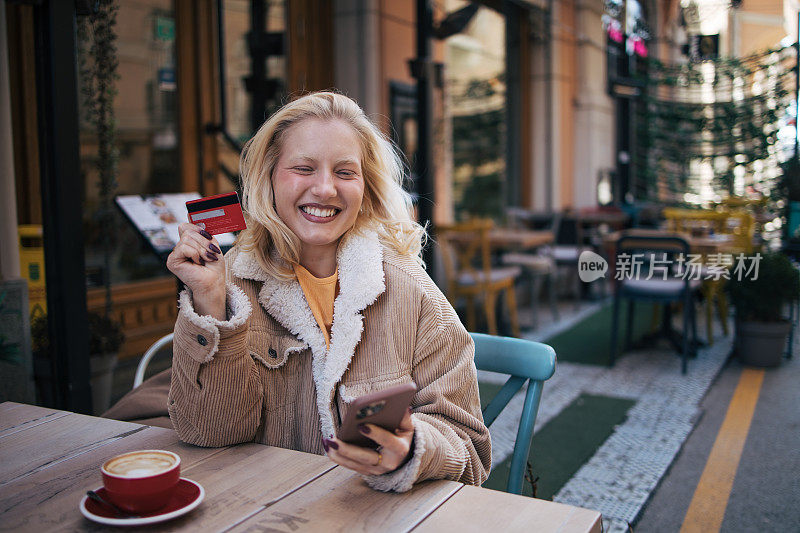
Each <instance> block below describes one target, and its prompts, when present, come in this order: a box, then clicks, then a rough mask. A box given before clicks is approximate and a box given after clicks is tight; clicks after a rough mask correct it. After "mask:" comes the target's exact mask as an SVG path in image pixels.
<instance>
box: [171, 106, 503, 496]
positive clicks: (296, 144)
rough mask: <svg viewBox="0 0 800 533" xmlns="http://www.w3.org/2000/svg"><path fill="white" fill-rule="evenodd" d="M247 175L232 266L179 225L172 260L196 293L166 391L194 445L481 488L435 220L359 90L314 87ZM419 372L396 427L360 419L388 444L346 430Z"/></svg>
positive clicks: (478, 446)
mask: <svg viewBox="0 0 800 533" xmlns="http://www.w3.org/2000/svg"><path fill="white" fill-rule="evenodd" d="M240 172H241V176H242V201H243V208H244V211H245V213H246V216H247V220H248V229H247V230H245V231H244V232H242V234H241V235H240V237H239V240H238V242H237V244H236V246H234V248H233V249H232V250H231V251H230V252H228V253H227V254H226V255H225V257H224V258H223V257H222V255H221V252H220V248H219V243H218V242H217V241H216V240H215V239H213V238H212V237H211V235H209V234H208V233H206V232H204V231H203V230H201V229H200V228H198V227H197V226H193V225H191V224H183V225H182V226H181V228H180V242H179V243H178V244H177V245H176V247H175V249H174V250H173V251H172V253H171V254H170V256H169V258H168V260H167V266H168V268H169V269H170V270H171V271H172V272H173V273H174V274H175V275H176V276H178V277H179V278H180V279H181V280H182V281H183V282H184V283H185V284H186V286H187V290H185V291H184V292H182V293H181V295H180V312H179V314H178V319H177V322H176V324H175V340H174V349H173V350H174V357H173V369H172V383H171V388H170V394H169V414H170V418H171V420H172V423H173V426H174V427H175V429H176V430H177V432H178V434H179V435H180V437H181V439H183V440H184V441H186V442H190V443H193V444H197V445H200V446H223V445H229V444H234V443H239V442H246V441H256V442H260V443H264V444H269V445H273V446H281V447H284V448H293V449H296V450H302V451H306V452H311V453H318V454H322V453H327V454H328V456H329V457H330V458H331V459H332V460H333V461H334V462H336V463H338V464H340V465H342V466H344V467H347V468H350V469H352V470H354V471H356V472H358V473H360V474H363V475H364V476H366V479H367V481H368V483H369V484H370V485H371V486H372V487H374V488H376V489H379V490H384V491H389V490H394V491H405V490H408V489H409V488H411V486H412V485H413V484H414V483H416V482H418V481H422V480H425V479H452V480H459V481H462V482H464V483H472V484H476V485H479V484H480V483H482V482H483V481H484V480H485V479H486V476H487V473H488V470H489V466H490V464H491V443H490V440H489V432H488V430H487V429H486V426H485V425H484V424H483V418H482V416H481V411H480V401H479V398H478V386H477V378H476V372H475V366H474V363H473V355H474V345H473V343H472V340H471V339H470V337H469V335H468V334H467V332H466V330H465V329H464V327H463V326H462V325H461V323H460V322H459V320H458V317H457V315H456V313H455V312H454V311H453V308H452V307H451V306H450V304H449V303H448V302H447V300H446V299H445V298H444V296H443V295H442V293H441V292H440V291H439V289H438V288H437V287H436V285H435V284H434V283H433V282H432V281H431V279H430V278H429V277H428V276H427V274H426V273H425V271H424V270H423V268H422V266H421V264H420V260H419V253H420V249H421V246H422V238H423V236H424V230H423V229H422V228H421V227H420V226H419V225H418V224H416V223H415V222H414V221H413V220H412V218H411V215H410V201H409V197H408V195H407V194H406V193H405V192H404V191H403V189H402V187H401V180H402V166H401V163H400V160H399V158H398V156H397V154H396V152H395V151H394V149H393V147H392V145H391V143H390V142H389V141H387V140H386V139H385V138H384V136H383V135H382V134H381V133H380V131H379V130H378V129H377V127H376V126H375V125H374V124H372V123H371V122H370V121H369V120H368V119H367V117H366V116H365V115H364V112H363V111H362V110H361V109H360V108H359V107H358V105H357V104H356V103H355V102H353V101H352V100H350V99H349V98H347V97H345V96H343V95H340V94H335V93H330V92H320V93H314V94H310V95H307V96H304V97H302V98H299V99H298V100H295V101H294V102H291V103H289V104H287V105H286V106H284V107H283V108H282V109H280V110H279V111H278V112H277V113H275V114H274V115H273V116H272V117H271V118H270V119H269V120H268V121H267V122H266V123H265V124H264V125H263V126H262V127H261V128H260V129H259V131H258V132H257V133H256V134H255V136H254V137H253V138H252V139H251V140H250V142H249V143H248V145H247V146H246V148H245V152H244V155H243V156H242V161H241V165H240ZM226 280H227V283H226ZM411 381H413V382H414V383H416V385H417V387H418V391H417V393H416V395H415V396H414V399H413V400H412V405H411V413H408V414H407V415H406V417H405V418H404V419H403V422H402V423H401V425H400V427H399V428H398V429H397V430H396V431H395V432H390V431H387V430H385V429H383V428H380V427H377V426H374V425H370V424H367V425H362V426H360V430H361V432H362V433H363V434H364V435H365V436H367V437H369V438H370V439H372V440H373V441H375V442H376V443H377V444H378V445H379V448H378V449H377V450H374V449H371V448H362V447H359V446H355V445H353V444H348V443H345V442H342V441H340V440H338V439H337V438H336V436H335V435H336V427H337V425H338V424H339V423H340V422H341V419H342V416H343V414H344V412H345V410H346V409H347V404H348V402H350V401H352V400H353V399H354V398H356V397H358V396H361V395H363V394H367V393H369V392H373V391H376V390H381V389H384V388H386V387H389V386H391V385H395V384H399V383H406V382H411ZM412 413H413V414H412Z"/></svg>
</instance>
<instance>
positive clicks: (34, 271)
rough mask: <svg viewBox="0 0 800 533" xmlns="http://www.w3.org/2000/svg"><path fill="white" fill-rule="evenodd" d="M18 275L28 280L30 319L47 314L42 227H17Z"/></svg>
mask: <svg viewBox="0 0 800 533" xmlns="http://www.w3.org/2000/svg"><path fill="white" fill-rule="evenodd" d="M18 230H19V266H20V274H21V275H22V277H23V278H25V279H27V280H28V300H29V303H30V313H31V319H33V318H35V317H36V316H39V315H44V314H47V289H46V288H45V275H44V237H43V234H42V226H40V225H22V226H19V228H18Z"/></svg>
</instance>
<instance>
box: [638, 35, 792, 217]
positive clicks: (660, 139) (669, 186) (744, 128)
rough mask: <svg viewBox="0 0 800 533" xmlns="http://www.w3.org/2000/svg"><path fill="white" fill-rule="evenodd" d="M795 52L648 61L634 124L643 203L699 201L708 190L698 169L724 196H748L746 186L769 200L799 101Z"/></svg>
mask: <svg viewBox="0 0 800 533" xmlns="http://www.w3.org/2000/svg"><path fill="white" fill-rule="evenodd" d="M795 50H796V48H795V46H789V47H780V48H774V49H769V50H764V51H762V52H760V53H757V54H753V55H750V56H747V57H743V58H730V57H728V58H717V59H715V60H711V61H695V62H688V63H680V64H668V63H664V62H661V61H658V60H656V59H649V60H648V66H647V69H646V72H647V75H646V77H645V78H644V79H643V80H642V81H643V82H644V85H645V89H644V94H643V97H642V100H641V105H639V106H637V113H636V116H635V127H636V132H637V146H638V150H637V153H636V157H635V158H634V160H633V164H634V170H635V172H636V176H637V178H638V180H637V183H638V190H637V191H636V192H637V196H639V197H640V198H648V199H655V200H660V201H665V200H666V201H671V202H673V203H681V202H683V197H684V194H685V193H687V192H688V193H695V194H698V198H699V197H700V196H699V194H700V193H701V192H702V189H704V188H705V187H707V186H708V184H706V183H704V182H703V180H702V178H701V176H699V175H698V173H697V171H696V170H694V169H695V168H696V166H697V164H698V163H700V164H705V165H706V166H707V167H709V166H710V168H711V169H712V171H713V178H712V180H711V183H710V186H711V187H712V189H713V192H714V194H715V195H717V196H720V197H724V196H727V195H730V194H736V193H738V194H741V192H742V190H741V189H742V185H746V186H752V187H755V188H757V189H761V192H763V193H765V194H766V193H768V192H769V190H770V189H771V188H773V187H774V185H775V184H774V183H773V182H774V181H775V180H776V178H777V177H778V175H779V173H780V170H779V161H780V159H781V155H780V154H779V150H778V141H779V139H778V131H779V128H780V126H781V121H782V120H785V119H786V110H787V108H788V106H789V104H790V103H791V101H792V99H793V97H794V96H793V87H794V83H795V81H794V70H793V68H794V66H795V64H796V63H795V53H796V52H795ZM737 167H738V168H737ZM737 175H738V176H739V177H741V178H742V180H741V182H739V181H738V180H737V179H736V178H737ZM756 175H758V176H760V178H758V179H756V178H755V177H754V176H756Z"/></svg>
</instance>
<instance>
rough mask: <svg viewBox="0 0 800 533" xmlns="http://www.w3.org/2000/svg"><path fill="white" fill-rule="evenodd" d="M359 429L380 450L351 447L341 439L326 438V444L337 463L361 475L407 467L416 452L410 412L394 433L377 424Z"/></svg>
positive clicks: (361, 426) (324, 442) (329, 455)
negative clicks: (413, 443) (412, 447)
mask: <svg viewBox="0 0 800 533" xmlns="http://www.w3.org/2000/svg"><path fill="white" fill-rule="evenodd" d="M358 429H359V431H361V434H362V435H364V436H365V437H367V438H368V439H371V440H374V441H375V442H376V443H377V444H378V445H380V448H378V450H373V449H371V448H362V447H361V446H356V445H355V444H348V443H346V442H343V441H340V440H339V439H322V445H323V446H324V447H325V451H326V452H328V457H330V458H331V460H332V461H333V462H334V463H337V464H339V465H341V466H343V467H345V468H349V469H350V470H355V471H356V472H358V473H359V474H364V475H380V474H385V473H387V472H391V471H393V470H397V469H398V468H400V467H401V466H403V464H405V462H406V461H407V460H408V459H409V458H410V457H411V454H412V453H413V451H414V450H412V449H411V443H412V440H413V438H414V422H413V421H412V419H411V410H410V409H409V410H408V411H406V414H405V416H404V417H403V419H402V420H401V421H400V425H399V426H398V428H397V429H395V430H394V432H391V431H387V430H385V429H383V428H382V427H380V426H376V425H374V424H361V425H359V427H358Z"/></svg>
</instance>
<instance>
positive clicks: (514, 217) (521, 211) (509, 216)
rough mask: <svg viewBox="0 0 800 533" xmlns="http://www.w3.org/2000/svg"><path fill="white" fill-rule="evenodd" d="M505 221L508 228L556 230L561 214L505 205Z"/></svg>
mask: <svg viewBox="0 0 800 533" xmlns="http://www.w3.org/2000/svg"><path fill="white" fill-rule="evenodd" d="M506 222H507V224H508V227H510V228H519V229H533V230H546V231H552V232H553V233H554V234H555V232H556V231H557V230H558V226H559V224H560V222H561V214H560V213H557V212H552V211H532V210H530V209H525V208H524V207H507V208H506Z"/></svg>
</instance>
